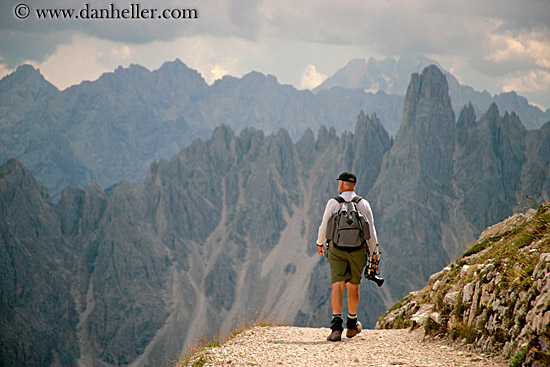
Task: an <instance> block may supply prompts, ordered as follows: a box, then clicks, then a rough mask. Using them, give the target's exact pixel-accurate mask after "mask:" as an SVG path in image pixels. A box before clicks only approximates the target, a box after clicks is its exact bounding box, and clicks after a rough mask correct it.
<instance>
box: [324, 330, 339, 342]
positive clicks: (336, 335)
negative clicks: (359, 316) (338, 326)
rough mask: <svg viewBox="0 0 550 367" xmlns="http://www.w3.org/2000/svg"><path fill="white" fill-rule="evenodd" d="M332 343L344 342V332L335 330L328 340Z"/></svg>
mask: <svg viewBox="0 0 550 367" xmlns="http://www.w3.org/2000/svg"><path fill="white" fill-rule="evenodd" d="M327 340H328V341H330V342H339V341H340V340H342V332H341V331H340V330H333V331H332V333H330V335H329V336H328V338H327Z"/></svg>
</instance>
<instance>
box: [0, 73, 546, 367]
mask: <svg viewBox="0 0 550 367" xmlns="http://www.w3.org/2000/svg"><path fill="white" fill-rule="evenodd" d="M136 72H138V73H139V72H140V71H139V70H136ZM261 79H262V80H263V79H264V78H261ZM228 81H231V79H229V80H226V82H228ZM237 82H238V81H237ZM264 82H265V80H264ZM251 98H252V97H251ZM405 98H406V99H405V103H404V111H403V116H404V119H403V124H402V126H401V128H400V130H399V133H398V134H397V136H396V138H395V141H394V140H393V139H392V138H391V137H390V136H389V134H388V132H387V131H386V130H385V128H384V127H383V125H382V123H381V121H380V120H379V119H378V118H377V117H376V116H375V115H370V116H367V115H365V114H363V113H361V114H360V115H359V117H358V119H357V123H356V127H355V130H354V132H353V133H351V132H348V133H344V134H341V135H340V136H339V135H337V133H336V129H335V128H334V127H331V128H329V129H327V128H325V127H321V128H320V129H319V130H318V132H317V134H316V135H315V134H314V133H313V130H312V129H307V130H306V131H305V132H304V134H303V135H302V137H301V138H300V139H299V140H298V141H297V142H293V141H292V139H291V136H290V134H289V133H288V131H287V130H285V129H280V130H279V131H278V132H277V133H271V134H269V135H265V134H264V133H263V132H262V131H260V130H258V129H255V128H245V129H243V130H242V131H241V132H240V133H239V134H236V133H235V132H234V131H233V130H232V129H231V128H229V127H228V126H225V125H224V126H221V127H218V128H216V129H215V130H214V132H213V133H212V136H211V138H210V139H208V140H201V139H198V140H195V141H194V142H193V143H192V144H191V145H189V146H188V147H187V148H185V149H184V150H183V151H181V152H180V153H179V154H178V155H176V156H174V157H173V158H172V159H171V160H169V161H168V160H165V159H161V160H160V161H158V162H154V163H153V164H151V166H150V168H149V174H148V176H147V178H146V179H145V180H144V181H143V182H142V183H129V182H121V183H119V184H117V185H115V186H113V187H112V188H110V189H109V190H107V193H106V192H105V191H103V190H102V189H101V188H100V187H99V186H97V185H96V184H93V183H90V184H88V185H87V186H86V188H85V189H84V190H83V189H80V188H76V187H74V186H68V187H67V188H66V189H65V190H64V191H63V192H62V194H61V198H60V201H59V203H58V204H55V203H53V202H52V200H51V199H50V197H49V196H48V194H47V191H46V189H45V188H44V187H43V186H42V185H40V184H38V183H37V182H36V181H35V180H34V178H33V177H32V175H31V173H30V171H29V170H28V169H26V168H24V166H23V165H22V164H21V163H19V162H18V161H17V160H14V159H11V160H8V161H7V162H6V163H5V164H4V165H3V166H2V167H1V168H0V228H1V236H2V237H1V238H2V242H0V245H1V247H0V261H1V263H2V268H3V272H2V276H1V277H0V287H1V289H2V294H1V297H0V310H2V311H1V313H0V329H1V330H8V332H2V333H1V334H0V338H1V339H0V345H1V346H2V349H0V360H1V363H2V364H8V365H10V364H23V362H22V361H25V362H24V363H25V364H26V365H29V366H33V365H37V366H38V365H41V366H42V365H66V366H72V365H75V364H76V362H77V361H79V362H80V363H82V364H87V365H94V366H102V365H105V364H109V365H125V364H129V363H135V364H136V365H145V364H147V363H149V364H153V363H154V362H156V363H157V364H159V363H161V364H162V363H163V362H165V359H166V358H170V357H171V356H172V355H174V353H177V352H179V351H180V348H181V346H182V345H185V344H189V343H191V342H193V341H194V340H195V338H196V337H197V336H199V335H204V334H205V333H206V332H207V331H208V332H209V333H212V334H214V333H216V332H218V331H219V330H222V329H223V330H225V331H228V330H229V329H231V328H232V327H233V326H234V325H235V324H236V323H237V322H238V320H239V318H242V317H243V316H244V317H245V318H246V317H248V318H251V319H253V318H254V317H255V315H257V314H256V312H258V313H260V314H266V315H269V316H272V317H274V318H276V319H278V320H280V321H281V322H285V323H289V324H298V325H311V326H326V324H327V322H328V320H329V318H330V280H329V278H330V277H329V269H328V264H327V262H326V260H325V259H324V258H320V257H319V256H318V255H317V254H316V250H315V244H314V241H315V238H316V232H317V228H318V225H319V222H320V218H321V215H322V211H323V208H324V205H325V203H326V201H327V200H328V199H329V198H330V197H331V196H334V195H335V194H336V190H337V186H336V181H335V178H336V177H337V175H338V174H339V173H340V172H341V171H343V170H353V171H355V172H357V174H358V180H359V184H358V185H359V186H358V188H357V191H358V193H359V194H360V195H363V196H365V197H366V198H367V199H368V200H369V201H370V203H371V205H372V207H373V211H374V216H375V224H376V227H377V229H378V234H379V238H380V245H381V248H382V253H383V258H382V274H383V276H384V277H385V278H386V284H385V285H384V286H383V287H382V288H377V287H376V286H374V284H373V283H369V282H367V281H365V282H364V285H363V286H362V288H361V289H362V295H361V297H362V298H361V299H362V301H361V308H360V310H359V318H360V319H361V320H363V321H364V325H366V326H369V327H372V326H374V324H375V322H376V320H377V319H378V317H379V316H380V315H381V314H382V313H383V312H384V311H385V310H386V309H387V308H388V307H389V306H391V305H392V304H393V303H394V302H395V300H397V299H399V298H401V297H403V296H404V295H405V294H407V292H409V291H411V290H413V289H417V288H419V287H421V286H422V285H423V284H424V283H425V282H426V281H427V279H428V277H429V275H430V274H431V273H433V272H434V271H435V270H437V269H440V268H441V267H442V266H443V265H445V264H447V263H448V262H449V261H450V260H451V259H454V258H455V257H456V256H458V254H460V253H461V252H463V250H464V249H463V248H462V246H463V244H464V243H467V242H469V241H472V240H473V239H474V238H475V237H477V235H478V234H479V232H480V231H481V230H482V229H483V228H485V226H486V223H495V222H497V221H499V220H501V219H503V218H504V217H505V216H508V215H509V214H511V213H512V207H513V206H514V205H515V204H516V202H517V200H518V199H519V197H520V195H522V194H532V195H534V196H535V197H536V198H544V199H545V200H548V190H547V188H548V187H549V185H550V176H549V172H548V164H546V163H545V162H547V160H548V158H547V157H548V155H546V151H547V147H548V144H547V142H548V140H549V139H550V130H549V129H547V128H546V125H545V128H543V129H539V130H535V131H527V130H526V129H525V128H524V127H523V126H522V125H521V122H520V120H519V118H518V117H517V115H515V114H505V115H504V116H503V117H502V116H500V114H499V112H498V109H497V108H496V105H494V106H492V107H491V108H490V109H489V110H488V111H487V112H486V113H485V114H484V115H483V116H482V117H481V118H480V120H479V121H477V120H476V116H475V111H474V109H473V107H472V106H469V107H467V108H465V109H464V110H463V111H462V112H461V115H460V117H459V119H458V120H459V123H457V124H455V123H454V121H455V117H454V112H453V109H452V106H451V101H450V98H449V95H448V85H447V81H446V78H445V76H444V75H443V74H442V73H441V71H440V70H439V69H438V68H437V67H435V66H430V67H428V68H426V69H425V70H424V71H423V72H422V74H413V76H412V78H411V83H410V85H409V88H408V89H407V94H406V97H405ZM525 190H530V191H525ZM537 193H539V194H537ZM53 325H55V327H54V326H53ZM35 345H40V346H41V347H40V348H32V347H31V348H29V347H26V346H35ZM42 346H43V347H42Z"/></svg>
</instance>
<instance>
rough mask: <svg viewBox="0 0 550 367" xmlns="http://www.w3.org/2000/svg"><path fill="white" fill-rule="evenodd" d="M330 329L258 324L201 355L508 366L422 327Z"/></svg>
mask: <svg viewBox="0 0 550 367" xmlns="http://www.w3.org/2000/svg"><path fill="white" fill-rule="evenodd" d="M329 333H330V330H329V329H327V328H301V327H289V326H277V327H257V328H253V329H251V330H247V331H245V332H243V333H242V334H240V335H238V336H237V337H235V338H233V339H232V340H230V341H228V342H227V343H225V344H224V345H222V346H221V347H215V348H212V349H209V350H207V351H205V352H204V354H202V357H200V358H202V361H206V363H205V364H204V366H262V367H267V366H376V367H384V366H387V367H390V366H392V367H393V366H410V367H413V366H414V367H436V366H441V367H451V366H464V367H482V366H483V367H503V366H506V364H504V363H499V362H496V361H494V360H492V359H490V358H489V357H487V356H484V355H481V354H477V353H474V352H471V351H468V350H466V349H464V348H461V347H460V346H457V345H449V344H447V343H446V342H444V341H442V340H434V339H429V340H423V332H422V331H421V330H415V331H412V332H411V331H409V330H372V329H368V330H363V331H362V332H361V333H360V334H358V335H357V336H356V337H355V338H353V339H346V340H343V341H341V342H328V341H326V337H327V335H328V334H329ZM344 339H345V338H344Z"/></svg>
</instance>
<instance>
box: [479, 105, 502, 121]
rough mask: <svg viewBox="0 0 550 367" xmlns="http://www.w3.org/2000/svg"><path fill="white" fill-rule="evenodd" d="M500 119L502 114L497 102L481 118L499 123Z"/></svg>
mask: <svg viewBox="0 0 550 367" xmlns="http://www.w3.org/2000/svg"><path fill="white" fill-rule="evenodd" d="M499 119H500V112H499V111H498V106H497V104H496V103H495V102H493V103H491V105H490V106H489V108H488V109H487V111H486V112H485V113H484V114H483V115H482V116H481V120H490V121H498V120H499Z"/></svg>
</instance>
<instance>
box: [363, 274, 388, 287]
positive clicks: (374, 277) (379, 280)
mask: <svg viewBox="0 0 550 367" xmlns="http://www.w3.org/2000/svg"><path fill="white" fill-rule="evenodd" d="M365 278H367V279H368V280H372V281H373V282H375V283H376V285H377V286H379V287H381V286H382V284H384V278H381V277H379V276H378V275H376V274H374V273H368V274H366V275H365Z"/></svg>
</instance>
